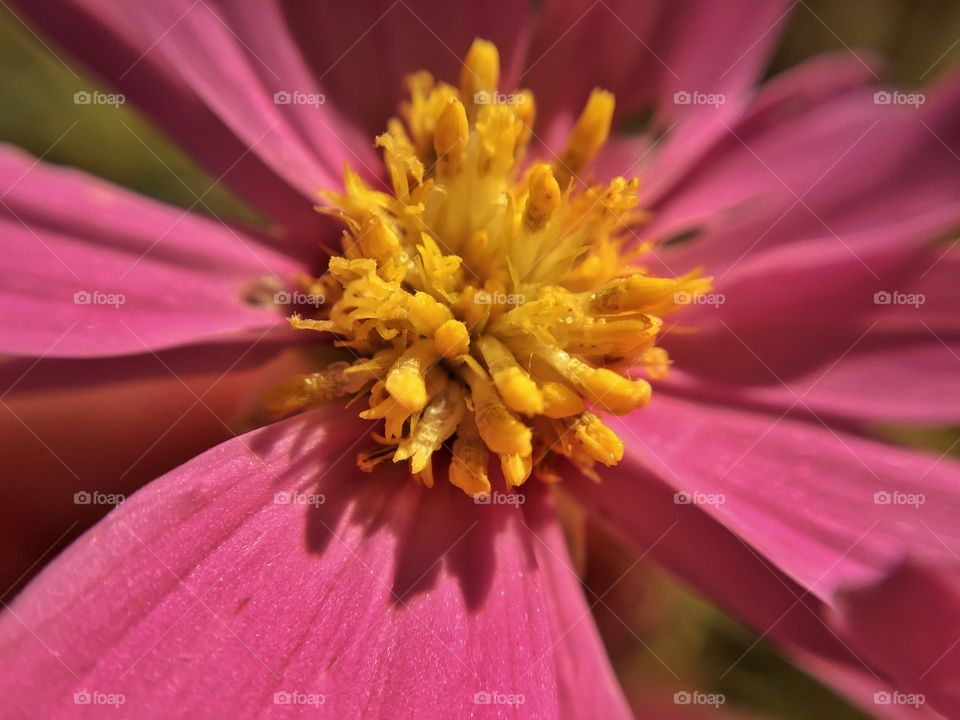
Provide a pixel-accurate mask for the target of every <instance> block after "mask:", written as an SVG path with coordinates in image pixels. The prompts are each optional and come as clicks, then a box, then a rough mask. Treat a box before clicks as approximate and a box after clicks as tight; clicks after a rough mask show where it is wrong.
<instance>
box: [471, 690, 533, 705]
mask: <svg viewBox="0 0 960 720" xmlns="http://www.w3.org/2000/svg"><path fill="white" fill-rule="evenodd" d="M526 701H527V698H526V697H524V696H523V694H522V693H505V692H499V691H498V690H480V691H479V692H475V693H474V694H473V702H474V704H476V705H513V706H516V705H523V704H524V703H525V702H526Z"/></svg>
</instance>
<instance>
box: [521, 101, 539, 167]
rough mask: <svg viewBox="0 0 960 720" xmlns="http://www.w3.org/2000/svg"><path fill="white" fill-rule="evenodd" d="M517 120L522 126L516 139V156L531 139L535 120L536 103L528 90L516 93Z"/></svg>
mask: <svg viewBox="0 0 960 720" xmlns="http://www.w3.org/2000/svg"><path fill="white" fill-rule="evenodd" d="M516 105H517V120H519V121H520V124H521V125H522V126H523V130H522V131H521V132H520V137H519V138H518V139H517V154H518V155H519V154H520V153H522V152H523V150H524V149H525V148H526V147H527V143H529V142H530V138H531V137H533V123H534V122H535V121H536V118H537V103H536V101H535V100H534V98H533V93H532V92H530V91H529V90H521V91H520V92H518V93H517V97H516Z"/></svg>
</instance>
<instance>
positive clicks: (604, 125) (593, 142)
mask: <svg viewBox="0 0 960 720" xmlns="http://www.w3.org/2000/svg"><path fill="white" fill-rule="evenodd" d="M613 107H614V99H613V93H610V92H607V91H606V90H601V89H599V88H595V89H594V90H593V92H591V93H590V98H589V99H588V100H587V104H586V106H585V107H584V108H583V112H581V113H580V117H579V118H578V119H577V123H576V125H574V126H573V130H572V131H571V133H570V137H568V138H567V147H566V149H565V150H564V151H563V154H562V155H561V156H560V160H558V161H557V163H556V164H555V166H554V170H555V172H556V176H557V180H558V181H559V182H560V185H561V186H562V187H566V185H567V183H569V182H570V178H571V177H572V176H573V175H574V174H575V173H578V172H580V170H581V169H582V168H583V167H584V166H585V165H587V163H589V162H590V161H591V160H593V158H594V156H595V155H596V154H597V151H598V150H600V148H601V147H603V144H604V143H605V142H606V141H607V138H608V137H609V135H610V123H611V122H612V121H613Z"/></svg>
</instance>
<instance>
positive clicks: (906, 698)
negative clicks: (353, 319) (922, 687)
mask: <svg viewBox="0 0 960 720" xmlns="http://www.w3.org/2000/svg"><path fill="white" fill-rule="evenodd" d="M926 701H927V698H926V696H925V695H924V694H923V693H902V692H887V691H886V690H881V691H879V692H875V693H874V694H873V704H874V705H909V706H910V707H914V708H919V707H920V706H921V705H923V704H924V703H925V702H926Z"/></svg>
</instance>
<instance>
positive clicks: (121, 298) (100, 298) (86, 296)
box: [73, 290, 127, 308]
mask: <svg viewBox="0 0 960 720" xmlns="http://www.w3.org/2000/svg"><path fill="white" fill-rule="evenodd" d="M126 302H127V296H126V295H124V294H123V293H105V292H100V291H99V290H77V291H76V292H75V293H74V294H73V304H74V305H112V306H113V307H115V308H118V307H120V306H121V305H123V304H124V303H126Z"/></svg>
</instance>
